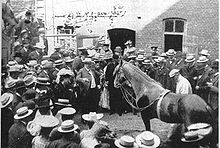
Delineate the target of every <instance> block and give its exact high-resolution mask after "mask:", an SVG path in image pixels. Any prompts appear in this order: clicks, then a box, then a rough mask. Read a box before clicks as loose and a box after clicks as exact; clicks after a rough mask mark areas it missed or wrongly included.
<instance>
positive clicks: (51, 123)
mask: <svg viewBox="0 0 220 148" xmlns="http://www.w3.org/2000/svg"><path fill="white" fill-rule="evenodd" d="M36 123H37V124H39V125H40V126H41V127H45V128H53V127H55V126H57V125H58V124H59V120H58V119H57V118H56V117H54V116H51V115H41V116H39V117H38V118H37V119H36Z"/></svg>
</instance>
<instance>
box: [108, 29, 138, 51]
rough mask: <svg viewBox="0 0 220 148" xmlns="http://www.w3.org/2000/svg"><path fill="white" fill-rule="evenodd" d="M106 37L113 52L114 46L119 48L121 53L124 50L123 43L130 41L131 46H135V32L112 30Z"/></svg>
mask: <svg viewBox="0 0 220 148" xmlns="http://www.w3.org/2000/svg"><path fill="white" fill-rule="evenodd" d="M108 35H109V38H110V41H111V50H112V51H113V52H114V49H115V47H116V46H120V47H121V48H122V51H123V52H124V49H125V47H126V46H125V45H124V44H125V42H126V41H128V40H131V41H132V46H133V47H134V46H135V31H134V30H130V29H125V28H114V29H109V30H108ZM123 52H122V54H123Z"/></svg>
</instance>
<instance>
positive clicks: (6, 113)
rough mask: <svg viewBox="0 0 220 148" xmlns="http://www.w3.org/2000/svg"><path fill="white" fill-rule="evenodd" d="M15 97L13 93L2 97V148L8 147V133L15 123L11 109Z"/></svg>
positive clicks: (0, 104)
mask: <svg viewBox="0 0 220 148" xmlns="http://www.w3.org/2000/svg"><path fill="white" fill-rule="evenodd" d="M12 100H13V95H12V94H11V93H4V94H3V95H2V96H1V97H0V106H1V147H8V131H9V129H10V127H11V126H12V124H13V123H14V118H13V113H12V109H11V102H12Z"/></svg>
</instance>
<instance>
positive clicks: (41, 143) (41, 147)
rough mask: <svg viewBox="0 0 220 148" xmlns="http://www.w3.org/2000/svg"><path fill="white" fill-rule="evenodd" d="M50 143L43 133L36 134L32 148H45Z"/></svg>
mask: <svg viewBox="0 0 220 148" xmlns="http://www.w3.org/2000/svg"><path fill="white" fill-rule="evenodd" d="M49 143H50V141H49V140H48V139H45V138H43V137H42V136H41V135H40V136H36V137H34V138H33V140H32V148H45V147H46V146H47V145H48V144H49Z"/></svg>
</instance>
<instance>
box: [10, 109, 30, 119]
mask: <svg viewBox="0 0 220 148" xmlns="http://www.w3.org/2000/svg"><path fill="white" fill-rule="evenodd" d="M32 113H33V110H30V109H28V108H27V107H26V106H25V107H21V108H19V109H18V110H17V111H16V115H15V116H14V119H16V120H18V119H23V118H26V117H28V116H30V115H31V114H32Z"/></svg>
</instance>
